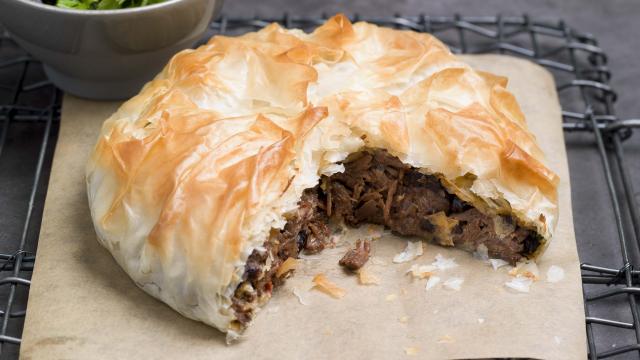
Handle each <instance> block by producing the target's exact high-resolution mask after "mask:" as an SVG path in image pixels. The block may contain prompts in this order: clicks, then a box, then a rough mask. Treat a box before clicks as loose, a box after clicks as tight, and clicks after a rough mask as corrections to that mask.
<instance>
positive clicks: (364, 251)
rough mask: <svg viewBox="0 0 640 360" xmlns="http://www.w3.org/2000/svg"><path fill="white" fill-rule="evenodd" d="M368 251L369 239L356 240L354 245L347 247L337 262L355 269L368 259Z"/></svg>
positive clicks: (369, 249) (369, 246) (352, 269)
mask: <svg viewBox="0 0 640 360" xmlns="http://www.w3.org/2000/svg"><path fill="white" fill-rule="evenodd" d="M369 252H371V242H370V241H369V240H364V241H362V240H358V241H356V247H355V248H353V249H349V251H347V253H346V254H344V256H343V257H342V259H340V261H339V262H338V264H340V266H344V267H345V268H347V269H349V270H351V271H356V270H358V269H360V268H361V267H363V266H364V264H365V263H366V262H367V260H369Z"/></svg>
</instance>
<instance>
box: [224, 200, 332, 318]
mask: <svg viewBox="0 0 640 360" xmlns="http://www.w3.org/2000/svg"><path fill="white" fill-rule="evenodd" d="M319 195H320V192H319V191H318V189H317V188H313V189H308V190H306V191H305V192H304V194H303V195H302V199H301V200H300V202H299V203H298V209H297V211H296V213H295V214H293V215H292V216H291V217H290V219H289V220H288V221H287V223H286V224H285V226H284V229H282V230H281V231H278V232H275V233H273V234H271V236H270V237H269V240H267V241H266V242H265V243H264V244H263V246H262V249H256V250H254V251H253V252H252V253H251V255H249V258H248V259H247V263H246V265H245V272H244V275H243V279H242V280H243V281H242V283H240V285H238V287H237V288H236V290H235V293H234V295H233V298H232V301H233V304H232V308H233V310H234V312H235V314H236V318H237V319H238V322H239V324H238V325H239V327H240V328H242V327H243V326H244V325H245V324H246V323H248V322H249V321H250V320H251V319H252V317H253V314H254V313H255V311H256V308H257V307H258V306H260V305H262V304H264V303H265V302H266V301H267V300H268V299H269V298H270V297H271V292H272V291H273V289H274V287H276V286H278V285H280V284H282V282H283V281H284V279H285V277H286V276H287V274H286V273H284V274H280V275H279V276H278V269H279V268H280V266H281V265H282V263H283V262H284V261H285V260H286V259H287V258H289V257H292V258H297V257H298V255H299V254H300V252H301V251H305V252H306V253H310V254H313V253H317V252H319V251H321V250H323V249H324V248H325V247H326V246H327V244H328V243H329V238H330V236H329V235H330V231H329V227H328V218H327V215H326V211H325V207H324V206H325V205H324V202H323V201H320V199H319V198H318V196H319Z"/></svg>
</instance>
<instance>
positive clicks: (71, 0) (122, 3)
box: [56, 0, 165, 10]
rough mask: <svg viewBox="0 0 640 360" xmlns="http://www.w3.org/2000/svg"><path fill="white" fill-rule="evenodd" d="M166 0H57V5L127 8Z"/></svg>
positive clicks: (102, 8)
mask: <svg viewBox="0 0 640 360" xmlns="http://www.w3.org/2000/svg"><path fill="white" fill-rule="evenodd" d="M163 1H165V0H57V1H56V6H57V7H61V8H65V9H76V10H113V9H127V8H134V7H141V6H147V5H151V4H157V3H161V2H163Z"/></svg>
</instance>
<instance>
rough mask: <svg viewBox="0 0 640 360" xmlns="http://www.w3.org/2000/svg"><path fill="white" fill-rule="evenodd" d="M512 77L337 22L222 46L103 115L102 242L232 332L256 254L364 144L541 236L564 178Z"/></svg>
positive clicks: (90, 181)
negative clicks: (511, 86) (236, 299)
mask: <svg viewBox="0 0 640 360" xmlns="http://www.w3.org/2000/svg"><path fill="white" fill-rule="evenodd" d="M506 83H507V81H506V79H505V78H502V77H499V76H495V75H492V74H488V73H483V72H477V71H474V70H473V69H471V68H470V67H469V66H468V65H466V64H464V63H463V62H461V61H460V60H458V59H457V58H456V57H455V56H454V55H452V54H451V53H450V52H449V50H448V49H447V48H446V47H445V46H444V45H443V44H442V43H441V42H439V41H438V40H437V39H435V38H434V37H432V36H431V35H428V34H420V33H415V32H411V31H400V30H392V29H386V28H381V27H377V26H374V25H372V24H368V23H356V24H351V23H350V22H349V20H348V19H347V18H346V17H344V16H343V15H337V16H335V17H333V18H331V19H329V20H328V21H327V22H326V23H325V24H324V25H322V26H321V27H319V28H318V29H316V31H314V32H313V33H312V34H305V33H303V32H301V31H299V30H285V29H282V28H281V27H280V26H278V25H276V24H272V25H270V26H268V27H266V28H264V29H263V30H261V31H259V32H255V33H248V34H246V35H243V36H240V37H233V38H232V37H223V36H217V37H214V38H212V39H211V40H210V41H209V43H208V44H206V45H203V46H201V47H200V48H198V49H196V50H185V51H182V52H180V53H178V54H177V55H175V56H174V57H173V59H172V60H171V61H170V62H169V64H168V65H167V66H166V67H165V69H164V70H163V71H162V72H161V73H160V74H159V75H158V76H157V77H156V78H155V79H154V80H153V81H151V82H149V83H148V84H147V85H146V86H145V87H144V89H143V90H142V91H141V92H140V94H139V95H137V96H136V97H134V98H132V99H131V100H129V101H127V102H126V103H124V104H123V105H122V106H121V108H120V109H119V110H118V111H117V112H116V113H115V114H113V115H112V116H111V117H110V118H109V119H107V120H106V121H105V123H104V126H103V128H102V131H101V133H100V136H99V138H98V142H97V144H96V147H95V151H94V153H93V154H92V156H91V158H90V161H89V163H88V164H87V187H88V194H89V203H90V207H91V213H92V217H93V220H94V224H95V227H96V231H97V233H98V237H99V239H100V241H101V243H102V244H103V245H104V246H105V247H107V249H109V250H110V251H111V252H112V254H113V255H114V257H115V259H116V260H117V261H118V262H119V264H120V265H121V266H122V267H123V268H124V269H125V271H127V273H128V274H129V275H130V276H131V277H132V278H133V279H134V281H135V282H136V283H137V284H138V286H140V287H141V288H143V289H144V290H145V291H147V292H148V293H150V294H151V295H153V296H155V297H158V298H160V299H161V300H163V301H164V302H166V303H167V304H169V305H170V306H171V307H173V308H174V309H176V310H177V311H179V312H181V313H182V314H184V315H185V316H188V317H190V318H193V319H197V320H201V321H203V322H205V323H208V324H210V325H213V326H215V327H217V328H219V329H220V330H222V331H227V330H228V326H229V323H230V321H232V320H233V319H234V314H233V311H231V310H230V305H231V300H230V299H231V296H232V294H233V290H234V289H235V287H236V286H237V285H238V283H239V282H240V281H241V276H242V273H243V270H244V264H245V262H246V259H247V257H248V255H249V254H250V253H251V252H252V251H253V250H254V249H256V248H259V247H260V246H261V244H262V243H263V242H264V241H265V239H266V238H267V236H268V234H269V232H270V230H271V229H272V228H282V226H283V225H284V223H285V222H286V221H285V218H284V216H285V214H287V213H288V212H291V211H292V210H294V209H295V208H296V203H297V201H298V199H299V198H300V196H301V194H302V191H303V190H304V189H305V188H309V187H313V186H314V185H316V184H317V182H318V179H319V176H320V175H322V174H332V173H335V172H339V171H341V170H342V167H341V165H340V164H339V162H340V161H341V160H343V159H344V158H345V157H346V156H347V155H348V154H350V153H352V152H355V151H358V150H359V149H361V148H363V147H365V146H366V147H378V148H385V149H387V150H388V151H389V152H390V153H392V154H393V155H395V156H398V157H399V158H400V159H401V160H402V161H404V162H405V163H407V164H410V165H412V166H414V167H417V168H420V169H422V170H423V171H425V172H429V173H436V174H438V175H439V176H440V177H441V178H443V179H446V183H447V186H448V188H449V190H451V191H454V192H456V194H458V195H459V196H460V197H461V198H463V199H464V200H467V201H471V202H473V203H474V205H476V206H477V207H479V208H480V209H483V211H488V212H492V211H493V212H505V211H506V212H511V213H513V214H515V215H516V216H517V217H518V219H519V221H520V222H521V223H523V224H527V225H529V226H535V227H536V228H537V229H538V232H539V233H540V234H541V235H542V236H543V237H544V239H545V242H548V240H549V239H550V238H551V236H552V232H553V229H554V227H555V223H556V220H557V198H556V188H557V185H558V177H557V176H556V175H555V174H554V173H553V172H552V171H550V170H549V169H548V168H546V167H545V165H544V164H543V162H542V161H543V154H542V152H541V150H540V148H539V147H538V145H537V144H536V140H535V137H534V136H533V134H531V133H530V132H529V131H528V129H527V126H526V122H525V118H524V115H523V114H522V112H521V111H520V108H519V107H518V104H517V101H516V99H515V98H514V96H513V95H512V94H511V93H509V92H508V91H507V90H506V88H505V87H506ZM465 176H466V177H465ZM469 179H473V181H470V180H469Z"/></svg>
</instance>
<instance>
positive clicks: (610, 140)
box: [0, 15, 640, 359]
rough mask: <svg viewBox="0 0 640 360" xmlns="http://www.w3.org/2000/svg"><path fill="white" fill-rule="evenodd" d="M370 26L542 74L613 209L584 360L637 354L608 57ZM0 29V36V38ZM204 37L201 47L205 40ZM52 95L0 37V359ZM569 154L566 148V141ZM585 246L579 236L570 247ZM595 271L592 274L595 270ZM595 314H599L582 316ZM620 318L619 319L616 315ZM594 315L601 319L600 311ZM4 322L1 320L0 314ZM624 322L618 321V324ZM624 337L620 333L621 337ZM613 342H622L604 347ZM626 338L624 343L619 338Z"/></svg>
mask: <svg viewBox="0 0 640 360" xmlns="http://www.w3.org/2000/svg"><path fill="white" fill-rule="evenodd" d="M324 19H326V16H321V17H303V18H301V17H294V16H288V15H284V16H283V17H282V18H272V19H264V18H251V19H248V18H244V19H240V18H227V17H222V18H220V19H219V20H217V21H215V22H213V23H212V24H211V26H210V31H209V34H208V35H209V36H210V35H215V34H228V35H233V34H239V33H243V32H246V31H253V30H257V29H260V28H261V27H264V26H266V25H268V24H269V23H271V22H279V23H280V24H282V25H284V26H286V27H295V28H301V29H305V30H312V29H313V28H314V27H316V26H318V25H320V24H322V23H323V21H324ZM352 20H354V21H355V20H366V21H370V22H373V23H377V24H379V25H383V26H388V27H394V28H400V29H410V30H414V31H421V32H430V33H433V34H435V35H436V36H438V38H440V39H441V40H443V41H444V42H445V43H447V44H448V45H449V46H450V47H451V49H452V50H453V51H454V52H456V53H470V54H478V53H503V54H510V55H516V56H521V57H525V58H528V59H531V60H532V61H535V62H536V63H538V64H540V65H542V66H544V67H546V68H547V69H549V70H551V72H552V73H553V74H554V77H555V80H556V83H557V89H558V92H559V94H560V100H561V103H562V107H563V118H564V122H563V128H564V130H565V138H566V139H567V140H568V139H569V137H570V136H572V135H570V133H575V132H580V133H581V134H586V135H588V136H590V137H591V140H592V142H591V144H595V145H592V146H594V147H595V150H597V154H598V155H599V158H600V162H601V169H602V171H603V172H604V177H605V180H606V187H605V188H602V189H593V190H594V191H601V192H607V193H608V195H609V198H608V199H609V203H608V204H601V205H603V206H608V207H609V206H610V207H611V209H612V211H613V214H614V216H613V218H612V219H611V221H613V222H615V227H616V228H617V238H616V239H607V241H609V243H610V244H611V245H612V246H619V250H620V251H619V258H616V259H606V260H607V261H606V263H608V264H612V263H615V264H619V267H611V266H604V265H602V264H582V280H583V289H584V294H585V314H586V324H587V327H586V329H587V335H588V347H589V358H590V359H599V358H608V357H613V356H616V357H622V356H624V357H625V358H627V357H628V356H632V357H633V358H637V357H638V356H640V315H639V312H638V304H637V302H638V300H637V299H636V295H637V294H640V286H639V285H640V271H638V270H634V265H635V263H634V261H637V259H638V258H640V252H639V251H638V249H637V247H635V246H634V244H637V243H638V239H639V235H640V224H639V223H638V213H637V211H638V206H637V204H636V203H635V199H634V197H633V196H632V194H634V191H633V188H632V181H631V178H630V176H629V174H628V171H627V170H626V166H625V151H624V150H623V146H622V143H623V141H624V140H625V139H627V138H629V137H630V136H631V135H632V128H634V127H638V126H640V120H637V119H627V120H621V119H618V118H617V117H616V115H615V112H614V106H613V105H614V103H615V101H616V93H615V91H614V90H613V89H612V88H611V86H610V85H609V79H610V76H611V74H610V71H609V68H608V67H607V56H606V54H605V53H604V52H603V50H602V49H601V48H600V47H599V46H598V42H597V40H596V39H595V38H594V37H593V36H592V35H590V34H587V33H582V32H577V31H575V30H573V29H571V28H570V27H568V26H567V25H566V24H565V23H564V22H562V21H559V22H545V21H538V20H536V19H532V18H529V17H528V16H513V17H512V16H490V17H465V16H460V15H455V16H449V17H429V16H422V15H421V16H399V15H397V16H393V17H388V18H377V19H364V18H363V19H360V18H359V17H358V16H357V15H356V16H353V17H352ZM1 31H2V30H1V29H0V32H1ZM206 38H208V36H207V37H205V39H203V41H205V40H206ZM60 101H61V96H60V92H59V91H58V90H56V89H55V88H54V87H53V86H52V85H51V84H50V83H49V82H48V81H47V80H46V77H45V75H44V74H43V72H42V68H41V65H40V64H39V62H38V61H36V60H34V59H33V58H31V57H30V56H29V55H28V54H26V53H25V52H24V51H22V50H21V49H20V48H19V46H18V45H16V43H15V42H14V41H13V40H12V39H11V37H10V36H9V35H7V34H3V35H2V36H0V252H1V253H0V309H2V310H0V319H2V324H1V327H0V353H1V354H2V357H3V358H13V357H16V356H17V354H18V348H19V344H20V336H21V333H22V323H23V321H24V316H25V310H26V300H27V292H28V287H29V284H30V281H29V279H30V277H31V271H32V269H33V264H34V260H35V250H36V246H37V237H38V231H39V225H40V217H41V213H42V205H43V203H44V197H45V193H46V183H47V178H48V173H49V168H50V164H51V158H52V153H53V144H55V140H56V134H57V129H58V124H59V119H60ZM567 144H568V145H567V146H568V147H569V146H570V145H569V142H567ZM581 246H585V241H584V240H583V239H580V238H578V247H579V248H580V247H581ZM599 265H600V266H599ZM594 308H598V309H605V311H604V315H603V316H598V317H596V316H591V315H590V313H591V312H592V310H593V309H594ZM621 311H622V313H623V314H627V315H629V316H626V317H627V318H629V319H628V320H627V319H624V320H621V319H620V318H619V317H616V315H618V314H620V313H621ZM600 312H602V311H600ZM7 314H8V315H7ZM624 317H625V316H623V318H624ZM620 331H623V332H624V333H621V332H620ZM611 339H619V340H620V339H622V341H626V342H627V343H624V344H623V343H620V344H618V343H611V341H609V340H611ZM625 339H626V340H625Z"/></svg>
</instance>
